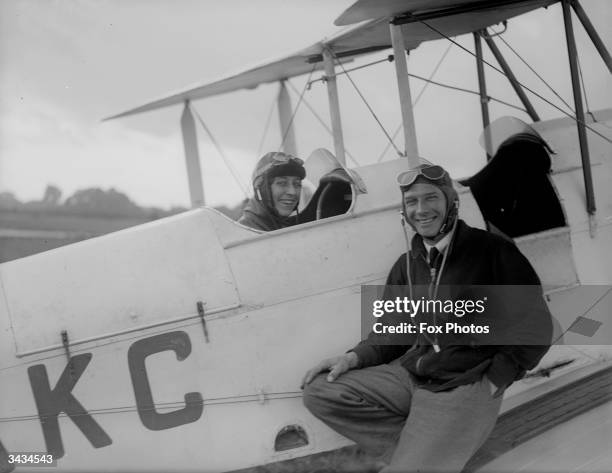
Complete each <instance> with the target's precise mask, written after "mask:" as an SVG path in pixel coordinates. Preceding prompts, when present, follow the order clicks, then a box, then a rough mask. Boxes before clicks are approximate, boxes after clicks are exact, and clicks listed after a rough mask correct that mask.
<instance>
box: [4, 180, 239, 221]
mask: <svg viewBox="0 0 612 473" xmlns="http://www.w3.org/2000/svg"><path fill="white" fill-rule="evenodd" d="M216 208H217V210H219V211H220V212H223V213H224V214H226V215H227V216H228V217H230V218H232V219H234V220H235V219H237V218H238V217H239V216H240V213H241V211H242V204H240V205H238V206H236V207H233V208H230V207H225V206H219V207H216ZM0 210H4V211H12V212H32V213H40V212H44V213H46V214H50V213H55V214H58V215H77V216H84V217H85V216H91V217H107V218H113V217H114V218H138V219H146V220H155V219H158V218H162V217H168V216H170V215H175V214H177V213H180V212H185V211H186V210H189V209H188V208H185V207H180V206H175V207H171V208H170V209H162V208H159V207H141V206H139V205H138V204H136V203H135V202H133V201H132V200H131V199H130V198H129V197H128V196H127V195H126V194H124V193H123V192H120V191H118V190H116V189H114V188H110V189H108V190H105V189H101V188H99V187H91V188H87V189H80V190H77V191H76V192H74V194H72V195H70V196H69V197H67V198H66V199H64V200H62V191H61V189H60V188H59V187H57V186H55V185H52V184H49V185H47V188H46V189H45V192H44V194H43V196H42V199H40V200H32V201H28V202H22V201H20V200H19V199H18V198H17V197H15V195H14V194H13V193H12V192H0Z"/></svg>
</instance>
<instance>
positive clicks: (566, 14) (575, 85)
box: [561, 0, 596, 235]
mask: <svg viewBox="0 0 612 473" xmlns="http://www.w3.org/2000/svg"><path fill="white" fill-rule="evenodd" d="M561 5H562V6H563V21H564V22H565V36H566V40H567V53H568V56H569V65H570V72H571V76H572V89H573V92H574V107H575V109H576V119H577V121H576V126H577V128H578V142H579V143H580V156H581V158H582V174H583V176H584V189H585V191H586V204H587V212H588V214H589V215H590V216H594V215H595V209H596V208H595V193H594V191H593V177H592V175H591V160H590V157H589V146H588V143H587V136H586V127H585V121H584V110H583V108H582V94H581V92H580V81H579V78H578V61H577V50H576V41H575V38H574V28H573V27H572V12H571V10H570V1H569V0H562V1H561ZM591 222H592V220H591ZM593 230H594V229H593V226H592V224H591V235H593Z"/></svg>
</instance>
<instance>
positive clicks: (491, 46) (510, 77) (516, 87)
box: [482, 31, 540, 122]
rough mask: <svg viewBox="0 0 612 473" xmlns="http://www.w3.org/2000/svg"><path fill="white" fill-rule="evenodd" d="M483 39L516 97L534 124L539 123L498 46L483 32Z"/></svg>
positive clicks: (538, 118) (535, 113) (533, 109)
mask: <svg viewBox="0 0 612 473" xmlns="http://www.w3.org/2000/svg"><path fill="white" fill-rule="evenodd" d="M482 37H483V38H484V40H485V41H486V43H487V46H489V49H490V50H491V52H492V53H493V56H495V59H496V60H497V63H498V64H499V66H500V67H501V68H502V71H504V74H506V77H507V78H508V80H509V81H510V85H511V86H512V88H513V89H514V91H515V92H516V95H518V97H519V99H520V101H521V102H522V103H523V106H524V107H525V109H526V110H527V113H528V114H529V116H530V117H531V119H532V120H533V121H534V122H539V121H540V117H539V116H538V114H537V112H536V111H535V108H533V105H532V104H531V102H530V101H529V99H528V98H527V95H526V94H525V91H524V90H523V88H522V87H521V85H520V84H519V82H518V81H517V80H516V76H515V75H514V72H512V69H510V66H509V65H508V63H507V62H506V60H505V59H504V56H502V53H501V51H500V50H499V48H498V47H497V45H496V44H495V42H494V41H493V38H492V37H491V36H489V34H487V32H486V31H483V32H482Z"/></svg>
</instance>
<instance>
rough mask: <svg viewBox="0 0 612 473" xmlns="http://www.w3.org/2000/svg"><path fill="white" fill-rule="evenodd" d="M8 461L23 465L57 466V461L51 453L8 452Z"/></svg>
mask: <svg viewBox="0 0 612 473" xmlns="http://www.w3.org/2000/svg"><path fill="white" fill-rule="evenodd" d="M8 462H9V463H10V464H13V465H24V466H25V465H27V466H57V461H56V459H55V458H54V457H53V454H51V453H33V452H19V453H9V454H8Z"/></svg>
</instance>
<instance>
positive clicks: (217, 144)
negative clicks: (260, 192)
mask: <svg viewBox="0 0 612 473" xmlns="http://www.w3.org/2000/svg"><path fill="white" fill-rule="evenodd" d="M189 108H190V109H191V110H192V111H193V113H194V114H195V116H196V118H197V119H198V121H199V122H200V125H202V128H204V131H205V132H206V134H207V135H208V137H209V138H210V141H212V143H213V145H214V146H215V148H216V149H217V152H218V153H219V155H220V156H221V158H222V159H223V161H224V162H225V165H226V166H227V168H228V169H229V171H230V173H231V174H232V176H233V178H234V180H235V181H236V183H237V184H238V186H239V187H240V190H242V193H243V194H244V197H245V198H246V199H248V198H249V194H248V191H247V189H246V187H245V185H244V184H243V183H242V180H241V179H240V178H239V176H238V173H237V172H236V169H235V168H234V166H233V165H232V163H231V161H230V160H229V159H228V157H227V155H226V154H225V152H224V151H223V149H222V148H221V146H220V145H219V143H218V142H217V140H216V139H215V137H214V135H213V134H212V133H211V131H210V129H209V128H208V127H207V126H206V123H204V120H202V117H201V116H200V114H199V113H198V111H197V110H196V109H195V107H193V106H192V105H191V104H190V105H189Z"/></svg>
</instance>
